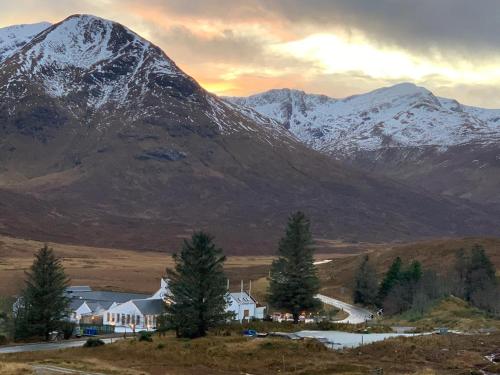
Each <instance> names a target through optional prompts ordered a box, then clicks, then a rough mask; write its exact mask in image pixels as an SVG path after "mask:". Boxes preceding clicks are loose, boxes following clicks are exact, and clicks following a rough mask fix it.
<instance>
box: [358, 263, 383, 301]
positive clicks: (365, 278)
mask: <svg viewBox="0 0 500 375" xmlns="http://www.w3.org/2000/svg"><path fill="white" fill-rule="evenodd" d="M377 293H378V281H377V273H376V271H375V267H374V266H373V264H372V262H371V261H370V257H369V256H368V255H365V256H364V257H363V260H362V261H361V263H360V265H359V268H358V271H357V272H356V275H355V280H354V295H353V300H354V303H361V304H364V305H375V304H376V303H377Z"/></svg>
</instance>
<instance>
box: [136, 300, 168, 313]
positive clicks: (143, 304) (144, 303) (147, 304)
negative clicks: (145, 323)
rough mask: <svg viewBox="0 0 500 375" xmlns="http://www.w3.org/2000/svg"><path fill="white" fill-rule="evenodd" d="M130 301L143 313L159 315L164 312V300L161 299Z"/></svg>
mask: <svg viewBox="0 0 500 375" xmlns="http://www.w3.org/2000/svg"><path fill="white" fill-rule="evenodd" d="M132 303H133V304H134V305H135V306H136V307H137V309H138V310H139V311H140V312H141V313H142V314H143V315H160V314H163V313H164V312H165V302H163V300H161V299H136V300H133V301H132Z"/></svg>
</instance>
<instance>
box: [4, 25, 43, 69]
mask: <svg viewBox="0 0 500 375" xmlns="http://www.w3.org/2000/svg"><path fill="white" fill-rule="evenodd" d="M50 26H51V24H50V23H48V22H40V23H34V24H25V25H14V26H8V27H3V28H0V63H1V62H2V61H4V60H7V59H8V58H9V57H10V56H12V55H13V54H14V53H16V52H17V51H18V50H19V49H21V48H22V47H23V46H24V45H25V44H26V43H28V42H29V41H30V40H31V39H33V37H34V36H35V35H37V34H38V33H40V32H42V31H43V30H45V29H47V28H48V27H50Z"/></svg>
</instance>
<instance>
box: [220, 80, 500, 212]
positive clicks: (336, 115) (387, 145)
mask: <svg viewBox="0 0 500 375" xmlns="http://www.w3.org/2000/svg"><path fill="white" fill-rule="evenodd" d="M226 100H228V101H231V102H233V103H235V104H237V105H240V106H244V107H248V108H252V109H254V110H256V111H257V112H259V113H261V114H262V115H265V116H268V117H270V118H273V119H275V120H277V121H278V122H281V123H282V124H283V125H284V126H285V128H288V129H289V130H290V131H291V132H292V133H293V134H295V136H296V137H297V138H298V139H300V140H301V141H302V142H303V143H305V144H306V145H308V146H309V147H311V148H313V149H315V150H317V151H320V152H322V153H325V154H327V155H330V156H331V157H333V158H334V159H336V160H339V161H341V162H343V163H347V165H351V166H354V167H356V168H360V169H361V170H365V171H374V172H376V173H380V174H381V175H384V176H388V177H390V178H395V179H398V180H400V181H403V182H405V183H408V184H410V185H418V186H420V187H423V188H425V189H428V190H429V191H432V192H437V193H439V194H443V195H445V196H456V197H458V198H461V199H468V200H472V201H474V202H476V203H481V204H485V203H486V204H490V203H493V204H500V179H499V178H496V177H495V176H497V175H498V173H499V172H500V149H499V148H498V144H499V141H500V110H495V109H483V108H477V107H472V106H466V105H463V104H460V103H459V102H458V101H456V100H453V99H446V98H440V97H437V96H435V95H434V94H432V92H430V91H429V90H427V89H425V88H423V87H418V86H416V85H414V84H409V83H403V84H398V85H395V86H391V87H386V88H381V89H377V90H374V91H372V92H369V93H366V94H361V95H355V96H351V97H348V98H345V99H333V98H329V97H327V96H324V95H314V94H306V93H305V92H303V91H298V90H289V89H284V90H271V91H268V92H265V93H262V94H256V95H253V96H250V97H247V98H234V97H233V98H231V97H228V98H226ZM481 169H483V170H481ZM446 181H449V183H447V182H446ZM463 181H465V184H464V183H463ZM460 185H463V186H460Z"/></svg>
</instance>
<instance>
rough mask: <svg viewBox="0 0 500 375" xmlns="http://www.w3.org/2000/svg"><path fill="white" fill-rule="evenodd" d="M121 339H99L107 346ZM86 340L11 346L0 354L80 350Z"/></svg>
mask: <svg viewBox="0 0 500 375" xmlns="http://www.w3.org/2000/svg"><path fill="white" fill-rule="evenodd" d="M121 339H122V337H113V338H101V340H102V341H104V343H106V344H109V343H111V342H115V341H118V340H121ZM86 341H87V339H82V340H69V341H58V342H43V343H34V344H23V345H12V346H0V354H9V353H22V352H38V351H42V350H58V349H67V348H80V347H82V346H83V344H85V342H86Z"/></svg>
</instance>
